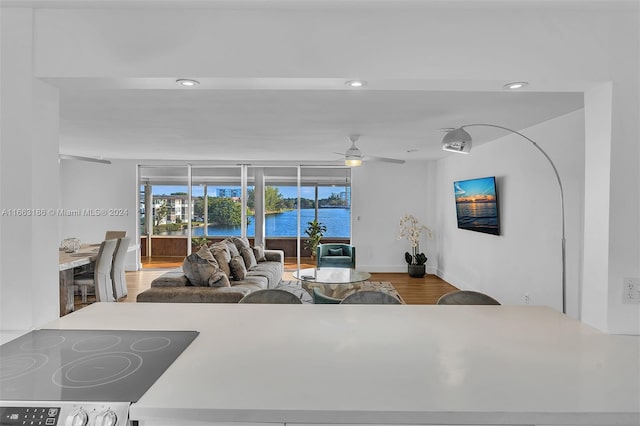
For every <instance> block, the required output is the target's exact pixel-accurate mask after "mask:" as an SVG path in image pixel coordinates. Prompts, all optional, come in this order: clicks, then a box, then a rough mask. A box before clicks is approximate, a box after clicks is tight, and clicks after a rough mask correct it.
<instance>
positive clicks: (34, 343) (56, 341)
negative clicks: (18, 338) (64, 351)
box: [20, 335, 66, 352]
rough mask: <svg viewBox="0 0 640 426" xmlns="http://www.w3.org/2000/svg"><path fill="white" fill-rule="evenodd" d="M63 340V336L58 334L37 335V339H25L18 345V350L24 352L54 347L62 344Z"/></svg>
mask: <svg viewBox="0 0 640 426" xmlns="http://www.w3.org/2000/svg"><path fill="white" fill-rule="evenodd" d="M65 340H66V339H65V337H64V336H60V335H58V336H56V335H50V336H38V338H37V339H30V340H27V341H26V342H24V343H23V344H22V345H20V350H23V351H26V352H32V351H43V350H45V349H51V348H54V347H56V346H58V345H60V344H62V343H63V342H64V341H65Z"/></svg>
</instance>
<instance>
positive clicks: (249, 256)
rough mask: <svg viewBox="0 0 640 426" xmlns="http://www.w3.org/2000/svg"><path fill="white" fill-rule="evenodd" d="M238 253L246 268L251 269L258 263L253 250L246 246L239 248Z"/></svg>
mask: <svg viewBox="0 0 640 426" xmlns="http://www.w3.org/2000/svg"><path fill="white" fill-rule="evenodd" d="M240 255H241V256H242V258H243V259H244V265H245V266H246V267H247V269H251V268H253V267H254V266H256V265H257V264H258V261H257V260H256V256H255V255H254V254H253V250H252V249H251V248H248V247H242V248H241V249H240Z"/></svg>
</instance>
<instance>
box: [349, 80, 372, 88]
mask: <svg viewBox="0 0 640 426" xmlns="http://www.w3.org/2000/svg"><path fill="white" fill-rule="evenodd" d="M344 85H345V86H347V87H364V86H366V85H367V82H366V81H364V80H349V81H345V82H344Z"/></svg>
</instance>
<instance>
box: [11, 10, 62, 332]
mask: <svg viewBox="0 0 640 426" xmlns="http://www.w3.org/2000/svg"><path fill="white" fill-rule="evenodd" d="M0 19H1V22H0V31H1V34H0V41H1V43H2V44H1V46H0V52H1V55H2V56H1V59H0V67H1V68H0V75H1V80H0V84H1V88H0V92H1V93H2V101H1V102H2V103H1V110H2V114H0V120H1V122H0V142H1V143H0V182H1V186H0V204H1V205H0V209H2V211H3V214H2V216H1V217H0V329H1V330H2V331H4V332H6V331H14V332H21V331H26V330H29V329H31V328H34V327H36V326H39V325H41V324H43V323H45V322H48V321H51V320H53V319H55V318H57V317H58V316H59V313H60V311H59V303H58V301H59V296H58V295H59V291H58V250H57V247H58V241H57V221H56V218H55V217H54V216H51V215H47V214H46V212H47V210H48V209H50V208H55V207H57V194H58V189H59V181H58V90H57V89H56V88H54V87H52V86H50V85H48V84H46V83H43V82H41V81H38V80H36V79H34V78H33V55H32V52H33V39H32V35H33V26H32V22H33V16H32V13H31V10H29V9H12V10H3V11H2V14H1V15H0ZM36 210H37V212H36ZM43 212H45V213H43Z"/></svg>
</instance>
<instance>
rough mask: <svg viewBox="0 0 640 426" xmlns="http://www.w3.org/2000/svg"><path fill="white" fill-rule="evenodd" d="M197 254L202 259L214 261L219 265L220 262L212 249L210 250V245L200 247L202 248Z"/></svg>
mask: <svg viewBox="0 0 640 426" xmlns="http://www.w3.org/2000/svg"><path fill="white" fill-rule="evenodd" d="M196 255H198V257H200V258H201V259H204V260H208V261H209V262H214V263H215V264H216V266H218V262H217V261H216V258H215V257H214V256H213V253H211V250H209V247H207V246H202V247H200V250H198V251H197V252H196Z"/></svg>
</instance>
